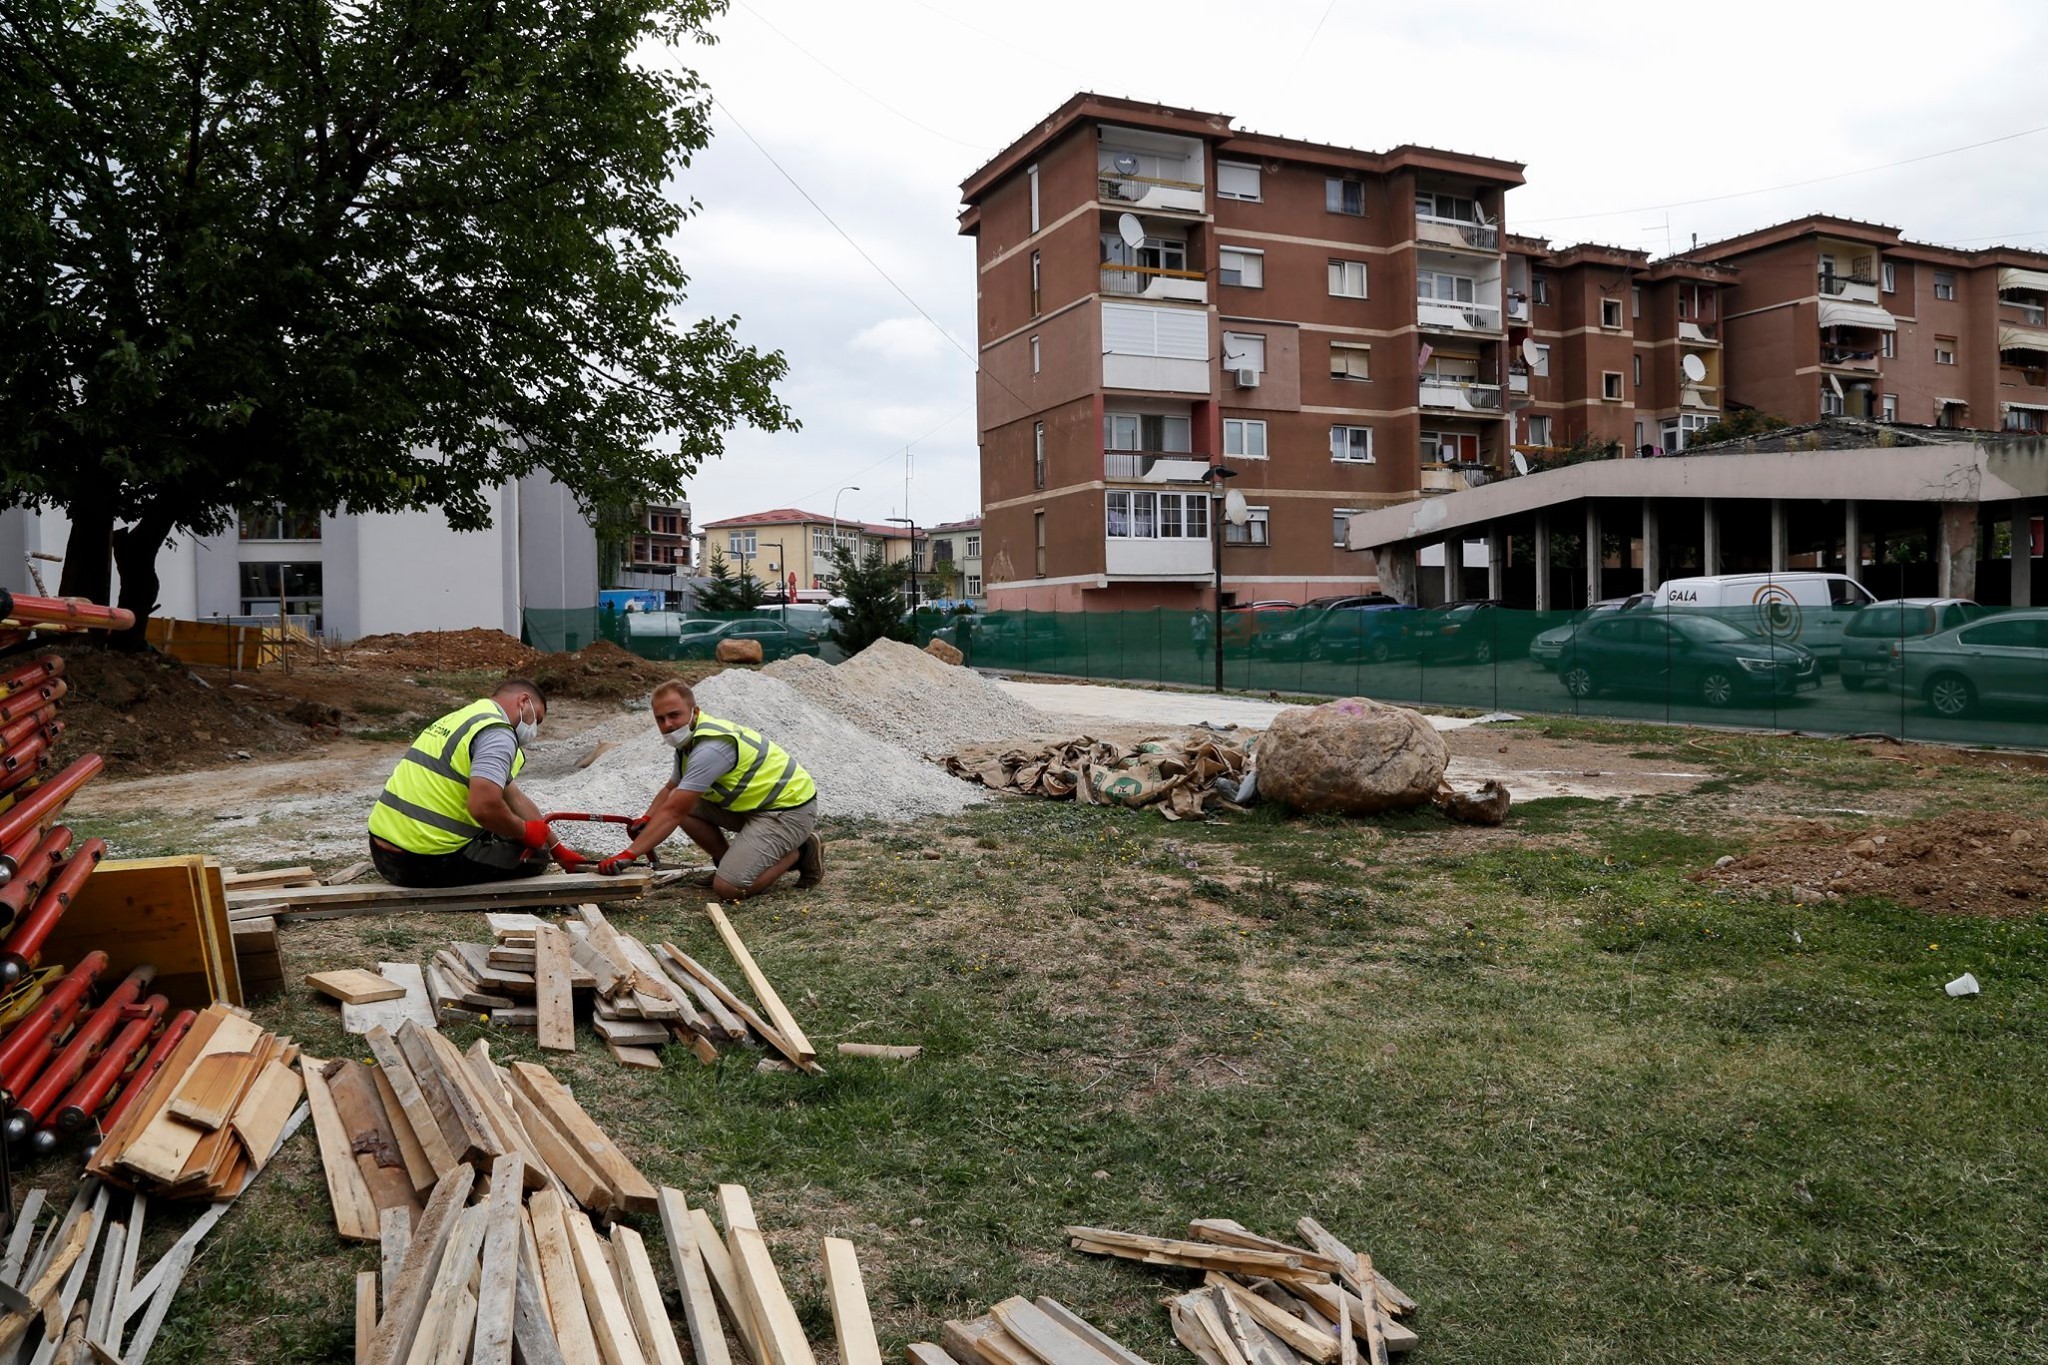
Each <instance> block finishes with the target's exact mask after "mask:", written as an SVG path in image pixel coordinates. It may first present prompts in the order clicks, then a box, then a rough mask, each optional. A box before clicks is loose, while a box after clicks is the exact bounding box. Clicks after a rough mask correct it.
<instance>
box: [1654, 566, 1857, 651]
mask: <svg viewBox="0 0 2048 1365" xmlns="http://www.w3.org/2000/svg"><path fill="white" fill-rule="evenodd" d="M1876 600H1877V599H1876V598H1875V597H1874V596H1872V595H1871V593H1870V591H1869V590H1868V589H1866V588H1865V587H1864V586H1863V585H1862V584H1861V583H1858V582H1857V581H1856V580H1855V579H1853V578H1851V577H1849V576H1848V575H1847V574H1839V573H1807V572H1794V571H1790V570H1788V571H1786V572H1783V573H1725V574H1713V575H1711V576H1706V577H1701V578H1673V579H1668V580H1666V581H1665V583H1664V584H1663V586H1661V587H1659V588H1658V589H1657V600H1656V603H1655V605H1656V607H1657V608H1658V609H1659V610H1664V611H1686V610H1697V611H1712V612H1713V613H1714V614H1715V615H1716V616H1718V617H1720V618H1721V619H1722V620H1724V621H1727V622H1729V623H1730V624H1732V625H1736V626H1740V627H1741V628H1742V629H1744V630H1753V631H1755V632H1756V633H1757V634H1759V635H1762V636H1765V637H1766V638H1769V639H1773V640H1784V641H1788V642H1791V643H1794V644H1801V645H1804V646H1806V647H1807V648H1808V649H1810V650H1812V651H1813V652H1814V654H1815V655H1817V656H1818V657H1819V658H1820V659H1821V660H1822V661H1824V662H1836V661H1839V660H1840V659H1841V657H1842V631H1843V629H1844V628H1845V627H1846V626H1847V625H1848V624H1849V619H1850V618H1851V617H1852V616H1854V615H1855V614H1856V613H1857V612H1859V611H1861V610H1862V609H1863V608H1864V607H1865V606H1867V605H1868V604H1870V603H1871V602H1874V601H1876Z"/></svg>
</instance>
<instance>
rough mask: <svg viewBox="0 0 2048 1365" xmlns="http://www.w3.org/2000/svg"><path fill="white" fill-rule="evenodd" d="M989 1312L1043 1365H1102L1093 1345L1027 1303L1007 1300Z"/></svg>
mask: <svg viewBox="0 0 2048 1365" xmlns="http://www.w3.org/2000/svg"><path fill="white" fill-rule="evenodd" d="M988 1311H989V1316H990V1317H992V1318H994V1319H995V1320H996V1321H997V1322H999V1323H1001V1324H1002V1328H1003V1330H1004V1331H1005V1332H1008V1333H1009V1334H1010V1336H1011V1338H1012V1339H1013V1340H1015V1341H1016V1342H1017V1344H1018V1345H1020V1346H1022V1347H1023V1348H1024V1349H1025V1350H1027V1351H1029V1352H1031V1354H1032V1355H1034V1356H1036V1357H1037V1358H1038V1359H1039V1360H1041V1361H1043V1362H1044V1365H1105V1363H1104V1361H1103V1358H1102V1354H1101V1352H1099V1351H1097V1350H1096V1349H1095V1347H1094V1346H1093V1345H1092V1344H1090V1343H1089V1342H1087V1341H1084V1340H1082V1339H1081V1338H1080V1337H1077V1336H1075V1335H1074V1334H1073V1333H1072V1332H1070V1331H1068V1330H1067V1329H1066V1328H1065V1327H1063V1326H1061V1325H1060V1324H1059V1323H1057V1322H1055V1321H1053V1319H1051V1318H1049V1317H1047V1316H1046V1315H1045V1313H1044V1312H1043V1311H1041V1310H1040V1309H1039V1307H1038V1305H1037V1304H1034V1303H1032V1302H1030V1301H1029V1300H1027V1299H1023V1298H1008V1299H1005V1300H1003V1301H1002V1302H1001V1303H998V1304H996V1305H995V1306H994V1307H992V1308H990V1309H989V1310H988Z"/></svg>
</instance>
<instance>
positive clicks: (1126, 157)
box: [1109, 152, 1138, 175]
mask: <svg viewBox="0 0 2048 1365" xmlns="http://www.w3.org/2000/svg"><path fill="white" fill-rule="evenodd" d="M1109 164H1110V165H1112V166H1114V167H1116V173H1117V174H1118V175H1136V174H1137V173H1138V158H1136V157H1134V156H1132V155H1131V154H1130V153H1129V152H1119V153H1117V155H1116V159H1115V160H1113V161H1111V162H1110V163H1109Z"/></svg>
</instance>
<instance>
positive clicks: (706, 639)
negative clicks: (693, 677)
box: [669, 620, 818, 660]
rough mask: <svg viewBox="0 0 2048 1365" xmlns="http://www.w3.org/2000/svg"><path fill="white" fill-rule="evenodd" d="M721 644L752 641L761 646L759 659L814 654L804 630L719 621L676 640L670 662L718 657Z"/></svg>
mask: <svg viewBox="0 0 2048 1365" xmlns="http://www.w3.org/2000/svg"><path fill="white" fill-rule="evenodd" d="M721 640H756V641H759V642H760V645H761V657H762V658H763V659H764V660H767V659H787V658H788V657H789V656H790V655H792V654H816V653H817V652H818V637H817V636H815V635H813V634H811V633H810V632H809V631H807V630H796V629H793V628H791V627H789V626H785V625H783V624H782V623H781V622H779V621H758V620H747V621H722V622H720V623H719V624H718V625H717V626H716V627H715V628H713V629H711V630H701V631H696V632H694V633H692V634H689V635H683V636H678V637H677V639H676V641H675V643H674V644H673V645H671V646H670V648H669V657H670V658H671V659H709V658H712V657H714V656H715V655H716V654H717V653H718V642H719V641H721Z"/></svg>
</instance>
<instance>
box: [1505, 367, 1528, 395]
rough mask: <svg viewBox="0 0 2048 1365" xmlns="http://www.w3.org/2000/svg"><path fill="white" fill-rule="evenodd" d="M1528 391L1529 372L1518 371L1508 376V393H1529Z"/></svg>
mask: <svg viewBox="0 0 2048 1365" xmlns="http://www.w3.org/2000/svg"><path fill="white" fill-rule="evenodd" d="M1528 391H1529V372H1528V371H1527V370H1517V371H1512V372H1510V373H1509V375H1508V392H1509V393H1527V392H1528Z"/></svg>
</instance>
